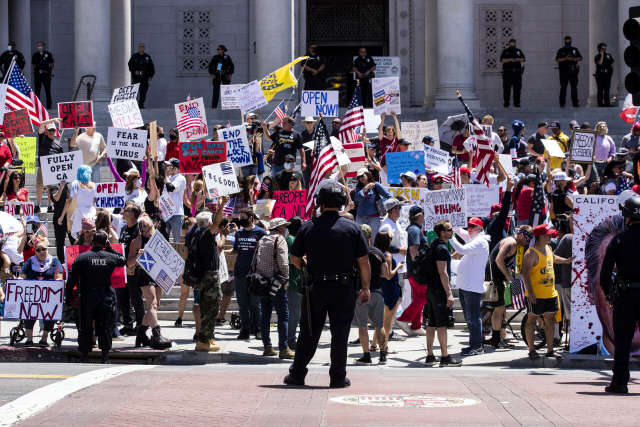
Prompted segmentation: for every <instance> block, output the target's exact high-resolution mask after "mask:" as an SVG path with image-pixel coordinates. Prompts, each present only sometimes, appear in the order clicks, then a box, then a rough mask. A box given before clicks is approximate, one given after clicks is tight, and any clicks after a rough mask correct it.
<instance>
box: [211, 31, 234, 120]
mask: <svg viewBox="0 0 640 427" xmlns="http://www.w3.org/2000/svg"><path fill="white" fill-rule="evenodd" d="M216 50H217V52H218V54H217V55H215V56H214V57H213V58H211V62H209V74H210V75H211V79H212V81H211V82H212V83H213V98H212V99H211V108H218V100H219V99H220V85H221V84H223V85H228V84H231V76H232V75H233V73H234V71H235V66H234V65H233V61H232V60H231V57H230V56H229V55H227V53H226V52H227V48H226V47H225V46H224V45H222V44H221V45H219V46H218V47H217V49H216Z"/></svg>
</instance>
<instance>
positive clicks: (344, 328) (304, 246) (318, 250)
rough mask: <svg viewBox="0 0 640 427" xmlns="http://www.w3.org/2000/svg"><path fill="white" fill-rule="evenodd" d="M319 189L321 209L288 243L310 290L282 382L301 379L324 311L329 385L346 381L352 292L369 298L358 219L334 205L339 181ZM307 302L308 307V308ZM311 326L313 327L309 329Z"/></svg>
mask: <svg viewBox="0 0 640 427" xmlns="http://www.w3.org/2000/svg"><path fill="white" fill-rule="evenodd" d="M323 184H324V185H323V186H322V187H321V188H320V190H319V191H318V197H317V200H316V206H319V207H320V209H321V211H322V214H321V216H320V217H318V218H315V219H313V220H311V221H307V222H306V223H304V224H303V225H302V227H301V228H300V230H299V231H298V234H297V235H296V239H295V240H294V242H293V245H292V246H291V251H290V254H291V263H292V264H293V265H295V266H296V267H298V268H301V267H302V266H303V260H302V257H303V256H305V255H306V256H307V268H308V274H309V283H310V286H311V287H310V288H309V289H310V290H309V291H305V293H304V294H303V296H302V313H301V321H300V335H299V337H298V344H297V346H296V355H295V358H294V359H293V364H292V365H291V367H290V368H289V375H287V376H286V377H285V379H284V383H285V384H289V385H304V378H305V376H306V375H307V372H308V369H307V365H308V364H309V362H310V361H311V359H312V358H313V355H314V354H315V352H316V349H317V347H318V341H319V340H320V334H321V333H322V327H323V326H324V322H325V320H326V318H327V314H329V322H330V330H331V368H330V369H329V376H330V378H331V381H330V384H329V387H332V388H341V387H348V386H349V385H351V382H350V381H349V379H348V378H347V377H346V375H347V370H346V366H347V345H348V343H347V341H348V339H349V330H350V328H351V320H352V319H353V311H354V309H355V304H356V298H357V300H358V303H359V304H366V303H368V302H369V296H370V294H369V280H370V278H371V268H370V265H369V255H368V254H369V246H368V245H367V241H366V240H365V238H364V234H362V230H360V227H359V226H358V224H356V223H355V222H353V221H350V220H348V219H346V218H343V217H341V216H340V215H339V214H338V210H339V209H340V207H341V206H344V205H346V204H347V196H346V193H345V192H344V189H343V187H342V186H341V185H340V184H338V183H337V182H335V181H325V182H323ZM356 264H357V265H358V266H359V267H360V270H361V273H360V274H361V279H362V280H361V282H362V289H361V290H360V291H359V292H358V293H356V287H355V286H356V285H355V276H354V274H353V271H354V267H355V266H356ZM307 307H310V309H311V311H310V313H309V310H308V308H307ZM310 328H311V330H312V333H311V334H310V333H309V329H310Z"/></svg>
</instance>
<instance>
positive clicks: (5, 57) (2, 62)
mask: <svg viewBox="0 0 640 427" xmlns="http://www.w3.org/2000/svg"><path fill="white" fill-rule="evenodd" d="M14 56H15V57H16V64H17V65H18V67H20V69H21V70H24V64H25V62H24V55H23V54H21V53H20V52H18V51H17V50H16V42H9V45H8V46H7V50H6V51H4V52H3V53H2V55H0V71H2V78H3V79H4V76H5V75H6V74H7V71H9V66H11V60H12V59H13V57H14Z"/></svg>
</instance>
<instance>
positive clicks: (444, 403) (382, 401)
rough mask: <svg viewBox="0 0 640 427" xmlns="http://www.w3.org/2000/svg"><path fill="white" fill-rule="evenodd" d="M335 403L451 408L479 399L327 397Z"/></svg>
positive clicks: (476, 401)
mask: <svg viewBox="0 0 640 427" xmlns="http://www.w3.org/2000/svg"><path fill="white" fill-rule="evenodd" d="M329 400H330V401H331V402H335V403H347V404H349V405H369V406H384V407H389V406H394V407H412V408H452V407H456V406H470V405H477V404H478V403H480V401H479V400H475V399H465V398H461V397H441V396H395V395H392V396H385V395H368V396H367V395H365V396H336V397H332V398H330V399H329Z"/></svg>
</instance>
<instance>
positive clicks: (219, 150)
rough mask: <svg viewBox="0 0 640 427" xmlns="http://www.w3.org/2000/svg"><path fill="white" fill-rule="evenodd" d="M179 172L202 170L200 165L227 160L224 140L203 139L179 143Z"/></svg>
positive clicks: (198, 171)
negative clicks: (211, 140) (210, 140)
mask: <svg viewBox="0 0 640 427" xmlns="http://www.w3.org/2000/svg"><path fill="white" fill-rule="evenodd" d="M179 158H180V173H195V174H199V173H201V172H202V167H203V166H207V165H213V164H215V163H220V162H224V161H225V160H227V149H226V142H225V141H215V142H209V141H205V140H204V139H203V140H202V141H200V142H195V141H194V142H181V143H180V151H179Z"/></svg>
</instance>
